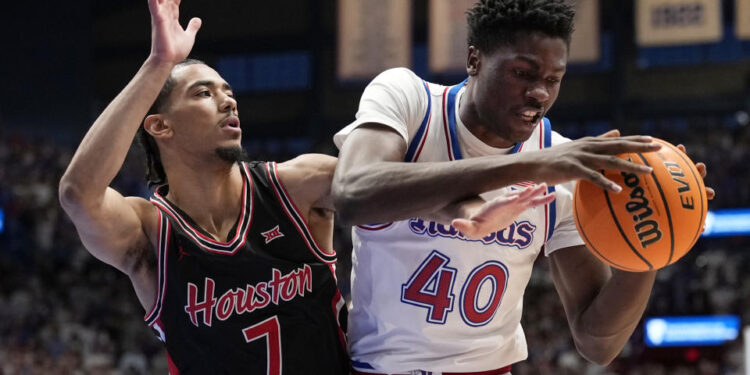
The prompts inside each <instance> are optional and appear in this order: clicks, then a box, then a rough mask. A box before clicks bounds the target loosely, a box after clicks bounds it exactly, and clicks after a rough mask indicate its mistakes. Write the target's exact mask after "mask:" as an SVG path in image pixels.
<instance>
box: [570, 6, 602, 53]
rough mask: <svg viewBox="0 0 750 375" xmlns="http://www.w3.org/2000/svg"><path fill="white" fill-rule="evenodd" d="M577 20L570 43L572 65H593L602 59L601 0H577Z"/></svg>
mask: <svg viewBox="0 0 750 375" xmlns="http://www.w3.org/2000/svg"><path fill="white" fill-rule="evenodd" d="M574 3H575V5H576V18H575V23H574V25H575V29H574V31H573V38H572V39H571V41H570V57H568V61H569V62H572V63H593V62H597V61H599V58H600V57H601V43H600V42H599V35H600V30H601V29H600V27H599V0H576V1H574Z"/></svg>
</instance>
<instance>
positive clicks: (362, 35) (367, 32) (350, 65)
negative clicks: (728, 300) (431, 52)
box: [338, 0, 412, 79]
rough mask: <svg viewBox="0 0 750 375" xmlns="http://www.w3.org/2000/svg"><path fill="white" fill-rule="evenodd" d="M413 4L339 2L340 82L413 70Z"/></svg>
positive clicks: (393, 0) (369, 0)
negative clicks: (392, 70)
mask: <svg viewBox="0 0 750 375" xmlns="http://www.w3.org/2000/svg"><path fill="white" fill-rule="evenodd" d="M411 9H412V7H411V1H403V0H377V1H372V0H339V1H338V11H339V14H338V76H339V79H357V78H359V79H369V78H372V77H374V76H375V75H377V74H378V73H380V72H382V71H383V70H386V69H388V68H394V67H398V66H406V67H408V66H411V34H412V33H411Z"/></svg>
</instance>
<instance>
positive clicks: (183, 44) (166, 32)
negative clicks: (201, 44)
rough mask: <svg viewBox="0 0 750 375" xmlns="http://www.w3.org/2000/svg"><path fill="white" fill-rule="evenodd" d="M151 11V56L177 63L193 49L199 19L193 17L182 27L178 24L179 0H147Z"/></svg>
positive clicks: (198, 27)
mask: <svg viewBox="0 0 750 375" xmlns="http://www.w3.org/2000/svg"><path fill="white" fill-rule="evenodd" d="M148 9H149V11H150V12H151V56H152V57H153V58H155V59H157V60H159V61H162V62H166V63H172V64H177V63H179V62H180V61H182V60H185V59H186V58H187V56H188V54H190V50H192V49H193V44H194V43H195V34H196V33H197V32H198V29H200V27H201V19H200V18H193V19H191V20H190V22H189V23H188V26H187V28H185V29H183V28H182V26H181V25H180V0H148Z"/></svg>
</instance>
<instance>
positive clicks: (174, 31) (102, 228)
mask: <svg viewBox="0 0 750 375" xmlns="http://www.w3.org/2000/svg"><path fill="white" fill-rule="evenodd" d="M148 3H149V9H150V11H151V21H152V45H151V54H150V56H149V57H148V59H147V60H146V61H145V63H144V64H143V66H142V67H141V69H140V70H139V71H138V73H137V74H136V75H135V77H134V78H133V79H132V80H131V81H130V83H129V84H128V85H127V86H126V87H125V89H123V91H122V92H121V93H120V94H119V95H118V96H117V97H116V98H115V99H114V100H113V101H112V103H110V104H109V106H108V107H107V108H106V109H105V110H104V112H103V113H102V114H101V115H100V116H99V118H98V119H97V120H96V121H95V122H94V124H93V126H92V127H91V129H90V130H89V131H88V133H87V134H86V136H85V137H84V139H83V141H82V143H81V145H80V147H79V148H78V150H77V151H76V153H75V156H74V157H73V160H72V162H71V163H70V166H69V167H68V169H67V171H66V172H65V175H64V176H63V178H62V180H61V181H60V201H61V203H62V206H63V208H64V209H65V211H66V212H67V214H68V215H69V216H70V217H71V218H72V220H73V222H74V223H75V225H76V228H77V230H78V233H79V235H80V237H81V239H82V241H83V243H84V245H85V246H86V248H87V249H88V250H89V251H90V252H91V253H92V254H93V255H94V256H95V257H97V258H98V259H100V260H102V261H104V262H106V263H108V264H110V265H112V266H114V267H116V268H117V269H119V270H120V271H122V272H124V273H125V274H127V275H128V276H129V277H130V280H131V282H132V284H133V287H134V288H135V291H136V294H137V296H138V299H139V301H140V302H141V304H142V305H143V307H144V309H145V310H146V311H147V314H146V318H145V319H146V322H147V324H149V326H151V327H152V329H153V330H154V332H155V333H156V334H157V336H158V338H159V339H160V340H161V341H163V342H164V343H165V346H166V349H167V353H168V358H169V366H170V373H172V374H178V373H179V374H274V375H277V374H281V373H283V374H325V375H335V374H347V373H348V368H349V361H348V358H347V355H346V348H345V342H344V335H343V331H342V329H341V328H340V325H339V318H343V314H345V311H342V310H345V309H343V305H344V304H343V301H342V300H341V296H340V294H339V293H338V291H337V289H336V283H335V278H334V274H333V263H334V262H335V259H336V257H335V253H334V252H333V251H332V250H331V248H332V230H333V226H332V225H333V223H332V220H333V212H332V204H331V199H330V196H329V193H330V185H331V178H332V174H333V171H334V167H335V164H336V159H334V158H332V157H329V156H325V155H312V154H311V155H302V156H299V157H297V158H295V159H293V160H290V161H288V162H284V163H280V164H275V163H258V162H256V163H243V162H239V161H237V160H236V159H237V157H238V155H240V154H241V146H240V140H241V134H242V130H241V126H240V121H239V118H238V117H237V116H238V112H237V102H236V101H235V99H234V97H233V95H232V90H231V87H230V86H229V85H228V84H227V82H225V81H224V80H223V79H222V77H221V76H220V75H219V74H218V73H217V72H216V71H215V70H213V69H211V68H210V67H208V66H206V65H205V64H202V63H199V62H196V61H190V62H187V63H182V64H180V62H182V61H183V60H184V59H185V58H186V57H187V55H188V54H189V52H190V50H191V49H192V46H193V43H194V40H195V35H196V33H197V31H198V29H199V28H200V26H201V21H200V19H197V18H193V19H192V20H191V21H190V23H189V24H188V26H187V28H186V29H183V28H182V27H181V26H180V24H179V21H178V16H179V3H180V1H179V0H149V2H148ZM151 107H153V109H152V110H151V111H149V108H151ZM147 114H148V115H147ZM144 116H145V120H144ZM141 124H143V125H142V129H143V130H142V131H143V132H145V133H147V134H148V135H146V134H145V133H144V134H143V136H144V138H145V139H147V143H148V142H150V143H151V145H152V146H153V147H155V148H154V149H152V150H151V151H152V152H154V155H152V156H153V157H154V159H152V163H151V167H155V168H156V169H155V170H152V173H149V176H150V177H151V180H152V182H158V183H161V185H160V186H159V187H158V188H157V189H156V192H155V193H154V196H153V197H152V198H151V201H147V200H145V199H142V198H138V197H123V196H122V195H120V194H119V193H118V192H117V191H115V190H113V189H111V188H109V187H108V185H109V184H110V182H111V181H112V179H113V178H114V177H115V175H116V174H117V172H118V170H119V169H120V167H121V166H122V163H123V160H124V159H125V156H126V153H127V151H128V148H129V147H130V144H131V140H132V139H133V137H134V135H135V134H136V132H137V131H138V130H139V127H140V126H141ZM162 172H163V173H162ZM154 177H155V178H154Z"/></svg>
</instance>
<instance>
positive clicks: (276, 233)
mask: <svg viewBox="0 0 750 375" xmlns="http://www.w3.org/2000/svg"><path fill="white" fill-rule="evenodd" d="M261 234H262V235H263V238H264V239H265V240H266V243H269V242H271V241H273V240H275V239H277V238H281V237H284V233H281V230H279V226H278V225H277V226H275V227H273V228H271V229H270V230H268V231H265V232H263V233H261Z"/></svg>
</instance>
